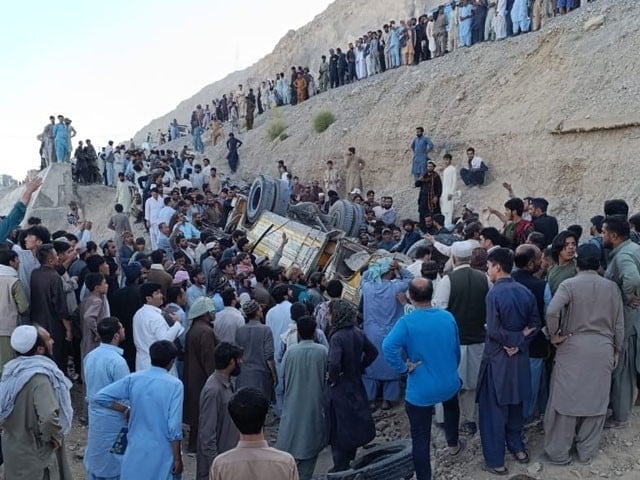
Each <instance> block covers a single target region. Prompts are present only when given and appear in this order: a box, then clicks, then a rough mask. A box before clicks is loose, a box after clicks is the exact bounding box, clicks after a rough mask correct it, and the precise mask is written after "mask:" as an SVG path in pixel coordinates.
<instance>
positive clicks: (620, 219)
mask: <svg viewBox="0 0 640 480" xmlns="http://www.w3.org/2000/svg"><path fill="white" fill-rule="evenodd" d="M630 233H631V228H630V226H629V222H628V221H627V219H626V218H624V216H622V215H611V216H609V217H607V218H605V220H604V223H603V225H602V243H603V246H604V248H606V249H611V253H610V254H609V265H608V266H607V271H606V273H605V277H606V278H608V279H609V280H612V281H614V282H615V283H616V284H617V285H618V288H619V289H620V294H621V295H622V303H624V345H623V347H622V354H621V355H620V361H619V362H618V365H617V367H616V369H615V370H614V371H613V379H612V383H611V401H610V403H611V410H612V411H613V414H612V416H611V418H610V419H609V420H607V424H606V426H607V427H612V428H620V427H625V426H627V425H628V424H629V416H630V415H631V409H632V407H633V393H634V389H635V384H636V376H637V374H638V367H637V365H638V353H639V352H638V347H637V342H638V326H639V325H640V310H639V309H638V307H640V246H639V245H637V244H635V243H633V241H631V239H630V238H629V235H630Z"/></svg>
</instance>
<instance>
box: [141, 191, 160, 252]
mask: <svg viewBox="0 0 640 480" xmlns="http://www.w3.org/2000/svg"><path fill="white" fill-rule="evenodd" d="M150 192H151V196H150V197H149V198H147V201H146V202H145V203H144V221H145V224H146V226H147V229H148V230H149V237H151V248H152V249H154V250H155V249H156V248H157V247H158V224H159V223H160V218H159V213H160V210H161V209H162V207H163V206H164V201H163V200H162V196H161V195H160V194H159V193H158V189H157V187H153V188H152V189H151V190H150Z"/></svg>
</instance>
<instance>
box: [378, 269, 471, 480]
mask: <svg viewBox="0 0 640 480" xmlns="http://www.w3.org/2000/svg"><path fill="white" fill-rule="evenodd" d="M432 297H433V284H432V283H431V280H429V279H426V278H416V279H413V280H411V283H409V298H410V299H411V303H412V304H413V306H414V307H415V310H414V311H413V312H412V313H410V314H409V315H405V316H403V317H402V318H400V319H399V320H398V322H397V323H396V324H395V325H394V327H393V329H392V330H391V331H390V332H389V334H388V335H387V337H386V338H385V339H384V342H383V343H382V350H383V352H384V358H385V360H386V361H387V363H388V364H389V365H390V366H391V368H393V369H394V370H396V371H397V372H399V373H405V374H407V375H408V377H407V390H406V394H405V404H406V410H407V416H408V417H409V423H410V425H411V427H410V428H411V440H412V443H413V463H414V466H415V470H416V479H417V480H431V464H430V456H431V453H430V444H431V420H432V417H433V411H434V407H435V405H436V404H438V403H440V402H442V404H443V407H444V425H445V427H444V428H445V436H446V438H447V445H448V446H449V455H451V456H456V455H458V454H459V453H460V451H461V450H462V445H461V444H460V442H459V439H458V423H459V420H460V409H459V408H458V391H459V390H460V386H461V381H460V377H459V376H458V364H459V363H460V342H459V340H458V327H457V325H456V321H455V319H454V318H453V315H451V313H449V312H447V311H446V310H441V309H439V308H433V307H432V306H431V298H432ZM405 359H406V360H405Z"/></svg>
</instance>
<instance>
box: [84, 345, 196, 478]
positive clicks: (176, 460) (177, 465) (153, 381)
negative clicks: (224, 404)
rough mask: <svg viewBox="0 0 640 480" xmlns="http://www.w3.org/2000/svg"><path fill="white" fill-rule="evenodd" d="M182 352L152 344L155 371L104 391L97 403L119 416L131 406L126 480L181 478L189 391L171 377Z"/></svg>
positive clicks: (133, 376) (124, 469)
mask: <svg viewBox="0 0 640 480" xmlns="http://www.w3.org/2000/svg"><path fill="white" fill-rule="evenodd" d="M177 354H178V350H177V348H176V346H175V345H174V344H173V342H170V341H168V340H159V341H157V342H154V343H153V344H151V347H150V348H149V356H150V358H151V368H148V369H146V370H142V371H140V372H136V373H132V374H131V375H127V376H126V377H124V378H122V379H120V380H118V381H117V382H115V383H112V384H111V385H108V386H106V387H104V388H103V389H102V390H100V391H99V392H98V393H97V394H96V395H95V396H94V397H93V398H92V403H95V404H96V405H97V406H101V407H107V408H110V409H113V410H117V411H119V412H122V413H124V412H126V411H127V410H128V409H129V407H127V406H125V404H124V402H126V401H128V402H130V405H131V416H130V419H129V433H128V435H127V440H128V446H127V449H126V450H125V452H124V455H123V457H122V473H121V477H122V478H123V479H127V478H135V479H136V480H172V479H174V478H175V477H176V476H177V477H180V475H181V474H182V468H183V465H182V453H181V451H180V444H181V440H182V404H183V400H184V387H183V386H182V382H181V381H180V380H178V379H177V378H176V377H174V376H173V375H171V374H170V373H169V371H170V370H171V369H172V368H173V364H174V362H175V360H176V356H177Z"/></svg>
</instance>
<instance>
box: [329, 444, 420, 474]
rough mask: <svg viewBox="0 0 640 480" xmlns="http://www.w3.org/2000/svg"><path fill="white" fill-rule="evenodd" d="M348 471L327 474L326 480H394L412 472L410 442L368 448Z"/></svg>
mask: <svg viewBox="0 0 640 480" xmlns="http://www.w3.org/2000/svg"><path fill="white" fill-rule="evenodd" d="M351 465H352V468H351V469H350V470H345V471H344V472H337V473H328V474H327V480H360V479H362V480H365V479H366V480H396V479H399V478H411V476H412V475H413V472H414V468H413V458H412V456H411V440H409V439H404V440H396V441H394V442H389V443H385V444H383V445H379V446H377V447H373V448H370V449H368V450H366V451H365V452H364V454H362V455H360V456H358V457H357V458H356V459H355V460H354V461H353V462H352V463H351Z"/></svg>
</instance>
